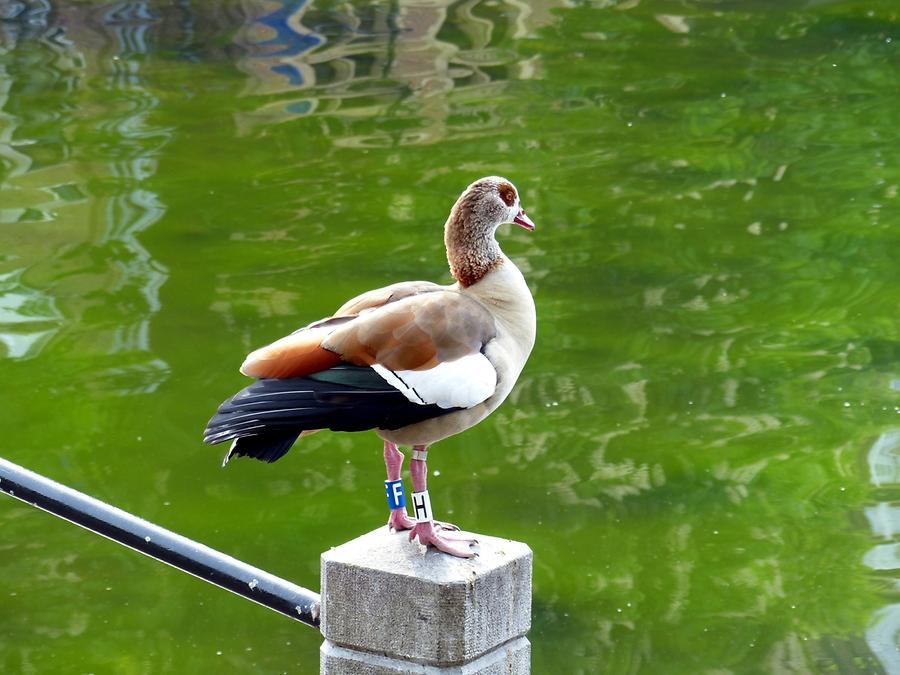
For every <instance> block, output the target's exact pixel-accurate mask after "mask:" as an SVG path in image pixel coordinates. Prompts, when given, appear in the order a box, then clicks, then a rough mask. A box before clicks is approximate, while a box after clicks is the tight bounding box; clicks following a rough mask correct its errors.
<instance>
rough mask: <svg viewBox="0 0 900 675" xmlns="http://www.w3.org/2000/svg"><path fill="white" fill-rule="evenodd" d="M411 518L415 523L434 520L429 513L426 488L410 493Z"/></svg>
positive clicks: (429, 507) (428, 498)
mask: <svg viewBox="0 0 900 675" xmlns="http://www.w3.org/2000/svg"><path fill="white" fill-rule="evenodd" d="M412 506H413V518H415V520H416V522H417V523H427V522H429V521H431V520H434V517H433V516H432V513H431V498H430V497H429V496H428V490H423V491H422V492H413V493H412Z"/></svg>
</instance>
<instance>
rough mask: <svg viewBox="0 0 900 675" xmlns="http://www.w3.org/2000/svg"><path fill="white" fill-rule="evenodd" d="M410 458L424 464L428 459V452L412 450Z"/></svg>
mask: <svg viewBox="0 0 900 675" xmlns="http://www.w3.org/2000/svg"><path fill="white" fill-rule="evenodd" d="M412 458H413V459H418V460H419V461H420V462H424V461H425V460H427V459H428V451H427V450H413V451H412Z"/></svg>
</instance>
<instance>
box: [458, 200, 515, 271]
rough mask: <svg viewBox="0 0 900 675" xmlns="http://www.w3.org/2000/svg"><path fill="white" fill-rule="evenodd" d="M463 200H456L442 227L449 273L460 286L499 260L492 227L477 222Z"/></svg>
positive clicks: (501, 261) (497, 245)
mask: <svg viewBox="0 0 900 675" xmlns="http://www.w3.org/2000/svg"><path fill="white" fill-rule="evenodd" d="M467 206H468V205H467V204H466V203H465V201H463V200H460V201H459V202H457V203H456V204H455V205H454V207H453V210H452V211H451V212H450V217H449V218H448V219H447V224H446V225H445V226H444V244H445V245H446V246H447V261H448V262H449V263H450V272H451V273H452V274H453V277H454V278H455V279H456V280H457V281H458V282H459V283H460V284H461V285H462V286H471V285H472V284H475V283H477V282H479V281H481V279H483V278H484V276H485V275H486V274H487V273H488V272H490V271H491V270H492V269H494V268H495V267H497V266H498V265H500V264H502V263H503V252H502V251H501V250H500V246H499V244H497V240H496V239H495V238H494V229H495V228H494V226H493V225H492V224H488V223H484V222H480V221H479V219H478V218H476V217H475V214H474V213H472V211H471V209H469V208H467Z"/></svg>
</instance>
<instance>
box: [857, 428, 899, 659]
mask: <svg viewBox="0 0 900 675" xmlns="http://www.w3.org/2000/svg"><path fill="white" fill-rule="evenodd" d="M868 460H869V472H870V480H871V482H872V485H874V486H876V487H882V488H883V487H889V486H894V487H895V486H897V485H898V484H900V429H893V430H891V431H886V432H885V433H883V434H881V436H879V437H878V439H877V440H876V441H875V443H874V444H873V445H872V447H871V448H870V449H869V456H868ZM866 518H867V520H868V521H869V525H870V527H871V528H872V533H873V534H874V535H875V536H877V537H879V538H880V539H882V543H880V544H876V545H875V546H874V547H872V548H871V549H870V550H869V552H868V553H866V555H865V557H864V558H863V562H864V563H865V565H866V566H868V567H869V568H870V569H872V570H873V571H875V572H876V573H879V572H880V573H888V574H890V575H891V577H892V578H893V577H894V575H896V573H897V571H898V570H900V506H896V505H894V504H892V503H890V502H887V501H879V502H876V503H875V504H874V505H872V506H869V507H867V508H866ZM894 584H895V589H896V588H898V586H897V585H896V581H895V582H894ZM866 642H868V644H869V648H870V649H871V650H872V653H873V654H875V656H876V657H877V658H878V660H879V661H880V662H881V665H882V666H883V667H884V669H885V670H886V671H887V672H889V673H898V672H900V604H897V603H895V604H890V605H886V606H885V607H882V608H881V609H879V610H878V611H877V612H875V615H874V616H873V617H872V623H871V625H870V626H869V628H868V630H867V631H866Z"/></svg>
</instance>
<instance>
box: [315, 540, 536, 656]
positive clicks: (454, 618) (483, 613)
mask: <svg viewBox="0 0 900 675" xmlns="http://www.w3.org/2000/svg"><path fill="white" fill-rule="evenodd" d="M476 536H477V537H478V539H479V544H478V546H477V547H476V548H475V550H476V551H477V553H478V554H479V557H477V558H473V559H463V558H454V557H452V556H449V555H447V554H445V553H440V552H438V551H436V550H434V549H428V550H425V549H424V548H423V547H421V546H418V545H417V544H413V543H412V542H410V541H409V540H408V535H407V534H406V533H402V532H401V533H396V534H391V533H389V532H388V530H387V528H386V527H382V528H379V529H377V530H375V531H373V532H369V533H368V534H365V535H363V536H361V537H359V538H357V539H354V540H353V541H350V542H347V543H346V544H343V545H341V546H338V547H337V548H334V549H332V550H331V551H328V552H326V553H323V554H322V626H321V628H322V634H323V635H324V636H325V638H326V639H327V640H329V641H330V642H331V643H333V645H332V646H331V647H329V649H331V650H333V648H334V647H345V648H348V649H352V650H358V651H362V652H368V653H370V654H372V655H379V656H386V657H390V658H393V659H400V660H405V661H411V662H415V663H417V664H420V665H432V666H441V667H445V666H462V665H463V664H467V663H468V662H471V661H474V660H475V659H478V658H479V657H481V656H482V655H484V654H486V653H487V652H489V651H490V650H492V649H494V648H496V647H498V646H499V645H506V644H507V643H512V642H513V640H515V639H516V638H519V637H522V636H524V635H525V633H527V632H528V629H529V628H530V627H531V549H529V548H528V546H527V545H525V544H522V543H520V542H515V541H510V540H508V539H498V538H496V537H487V536H483V535H476ZM516 644H517V645H518V648H517V650H514V651H516V653H517V654H519V656H518V657H517V658H518V660H519V661H521V660H522V658H521V657H522V655H523V654H524V660H525V662H526V666H527V662H528V661H530V647H529V648H528V649H526V650H525V651H524V652H523V651H522V645H521V643H516ZM524 644H525V645H527V644H528V642H527V640H526V641H525V643H524ZM326 646H327V643H326ZM324 649H325V647H323V650H324ZM323 653H324V652H323ZM322 667H323V670H322V672H323V673H324V672H329V673H331V672H335V673H337V672H347V673H357V672H359V673H381V672H384V673H394V672H430V671H421V670H411V671H410V670H407V671H395V670H352V669H351V670H346V671H338V670H334V671H326V670H324V668H325V663H324V659H323V666H322ZM366 667H369V666H368V665H367V666H366ZM372 667H374V666H372ZM437 672H445V671H443V670H441V671H437ZM448 672H457V671H448ZM458 672H460V673H463V672H465V673H468V672H470V671H468V670H466V671H463V670H460V671H458ZM471 672H479V673H480V672H485V673H488V672H490V673H493V672H503V673H520V672H521V673H527V672H528V668H527V667H526V668H525V669H524V670H520V669H512V670H511V669H509V668H507V669H505V670H501V671H494V670H485V671H471Z"/></svg>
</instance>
